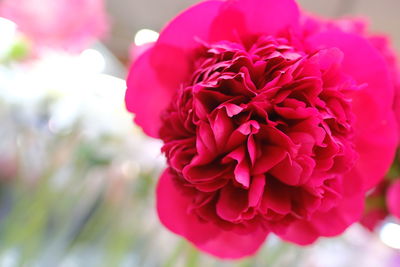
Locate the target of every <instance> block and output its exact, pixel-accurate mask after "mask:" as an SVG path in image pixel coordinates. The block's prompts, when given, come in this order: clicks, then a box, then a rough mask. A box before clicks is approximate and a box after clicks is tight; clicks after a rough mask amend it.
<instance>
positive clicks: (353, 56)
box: [308, 30, 398, 189]
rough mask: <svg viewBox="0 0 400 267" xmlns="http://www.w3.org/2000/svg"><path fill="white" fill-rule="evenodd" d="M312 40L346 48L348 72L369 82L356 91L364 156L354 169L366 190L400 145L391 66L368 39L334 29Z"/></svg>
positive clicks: (355, 105)
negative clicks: (399, 144)
mask: <svg viewBox="0 0 400 267" xmlns="http://www.w3.org/2000/svg"><path fill="white" fill-rule="evenodd" d="M308 41H309V43H310V44H311V46H312V47H313V48H325V47H337V48H339V49H340V50H342V51H343V53H344V60H343V70H344V71H345V73H347V74H349V75H350V76H352V77H353V78H354V79H355V80H356V81H357V82H358V83H359V84H366V87H365V88H364V89H361V90H359V91H355V92H353V93H352V100H353V102H352V106H353V112H354V113H355V115H356V123H355V134H356V136H355V143H356V150H357V151H358V153H359V155H360V158H359V160H358V162H357V165H356V167H355V169H354V170H353V172H355V173H357V175H360V176H361V177H362V178H363V181H364V183H365V184H364V187H365V189H370V188H372V187H374V186H375V185H376V184H377V183H378V182H379V180H380V179H382V177H384V175H385V173H386V172H387V170H388V169H389V167H390V165H391V163H392V161H393V158H394V154H395V149H396V145H397V138H398V136H397V124H396V121H395V119H394V114H393V111H392V103H393V94H394V92H393V91H394V90H393V83H392V80H391V78H390V73H389V70H388V66H387V64H386V62H385V60H384V58H383V57H382V56H381V55H380V54H379V52H378V51H377V50H376V49H375V48H374V47H372V46H371V45H370V44H369V43H368V41H367V40H366V39H364V38H362V37H360V36H357V35H354V34H348V33H343V32H340V31H336V30H330V31H326V32H323V33H318V34H316V35H313V36H311V37H310V38H309V39H308ZM371 151H373V153H371ZM348 178H349V179H351V177H348Z"/></svg>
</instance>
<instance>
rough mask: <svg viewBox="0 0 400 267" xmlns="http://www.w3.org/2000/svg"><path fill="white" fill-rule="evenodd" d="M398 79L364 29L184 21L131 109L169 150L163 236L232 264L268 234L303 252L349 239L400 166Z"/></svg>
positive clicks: (131, 95)
mask: <svg viewBox="0 0 400 267" xmlns="http://www.w3.org/2000/svg"><path fill="white" fill-rule="evenodd" d="M352 25H353V24H350V26H352ZM392 76H393V75H392V72H391V71H390V66H389V64H388V62H387V60H386V58H385V57H384V55H382V52H381V51H380V50H379V49H377V48H376V47H375V46H374V45H373V44H372V43H371V42H370V40H369V38H368V37H366V36H364V35H363V33H362V32H361V30H360V29H359V30H357V29H353V28H352V29H351V30H349V29H348V28H346V27H342V26H338V25H335V24H332V23H328V22H326V21H324V20H320V19H316V18H311V17H310V16H308V15H306V14H302V13H301V12H300V11H299V8H298V6H297V4H296V3H295V2H294V1H293V0H280V1H277V0H228V1H220V0H209V1H205V2H202V3H199V4H197V5H195V6H193V7H191V8H189V9H188V10H186V11H184V12H183V13H181V14H180V15H179V16H177V17H176V18H175V19H174V20H172V21H171V22H170V23H169V24H168V25H167V26H166V27H165V28H164V29H163V30H162V31H161V33H160V37H159V39H158V40H157V42H155V43H154V44H153V45H152V46H150V47H149V48H148V49H147V50H146V51H145V52H144V53H143V54H141V55H140V56H139V57H138V58H137V59H136V61H135V62H134V64H133V65H132V67H131V70H130V74H129V77H128V81H127V86H128V89H127V92H126V99H125V100H126V106H127V108H128V110H129V111H130V112H132V113H134V114H135V122H136V123H137V124H138V125H140V126H141V127H142V128H143V130H144V132H145V133H146V134H148V135H149V136H151V137H155V138H160V139H161V140H163V142H164V146H163V148H162V152H163V153H164V154H165V156H166V158H167V163H168V167H167V169H166V170H165V171H164V172H163V174H162V175H161V178H160V180H159V182H158V186H157V211H158V215H159V218H160V220H161V222H162V223H163V224H164V225H165V226H166V227H167V228H169V229H170V230H171V231H173V232H174V233H176V234H178V235H181V236H183V237H185V238H186V239H187V240H189V241H190V242H191V243H193V244H194V245H195V246H196V247H197V248H199V249H200V250H202V251H204V252H207V253H209V254H212V255H214V256H217V257H220V258H229V259H237V258H241V257H245V256H249V255H252V254H254V253H255V252H256V251H257V249H258V248H259V247H260V246H261V245H262V244H263V242H264V241H265V239H266V237H267V236H268V235H269V234H270V233H274V234H276V235H278V236H279V237H281V238H282V239H283V240H286V241H290V242H293V243H295V244H299V245H308V244H311V243H313V242H314V241H316V240H317V239H318V238H320V237H331V236H336V235H339V234H341V233H342V232H343V231H344V230H345V229H346V228H347V227H349V226H350V225H351V224H353V223H354V222H357V221H358V220H359V219H360V217H361V215H362V212H363V209H364V200H365V194H366V192H367V191H369V190H370V189H372V188H373V187H374V186H376V185H377V184H378V183H379V182H380V180H381V179H382V177H384V175H385V173H386V171H387V170H388V168H389V167H390V165H391V163H392V161H393V158H394V154H395V150H396V146H397V137H398V135H397V125H396V120H395V115H394V111H393V102H394V82H393V77H392Z"/></svg>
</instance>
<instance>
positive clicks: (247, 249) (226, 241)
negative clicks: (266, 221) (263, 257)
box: [197, 227, 268, 259]
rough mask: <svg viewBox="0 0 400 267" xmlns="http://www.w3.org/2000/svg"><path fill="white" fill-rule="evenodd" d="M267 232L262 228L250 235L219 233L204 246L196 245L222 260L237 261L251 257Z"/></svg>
mask: <svg viewBox="0 0 400 267" xmlns="http://www.w3.org/2000/svg"><path fill="white" fill-rule="evenodd" d="M267 235H268V232H266V231H265V230H263V229H262V228H260V227H259V228H257V229H255V231H254V232H251V233H250V234H243V235H242V234H236V233H235V232H227V231H221V232H220V234H219V235H218V236H216V237H215V238H213V239H210V240H209V241H208V242H206V243H204V244H199V245H197V246H198V247H199V248H200V249H201V250H203V251H205V252H208V253H210V254H212V255H215V256H218V257H220V258H224V259H239V258H243V257H247V256H251V255H253V254H255V253H256V252H257V250H258V249H259V248H260V247H261V245H262V244H263V243H264V241H265V239H266V237H267Z"/></svg>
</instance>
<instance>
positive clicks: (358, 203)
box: [310, 194, 365, 237]
mask: <svg viewBox="0 0 400 267" xmlns="http://www.w3.org/2000/svg"><path fill="white" fill-rule="evenodd" d="M364 200H365V199H364V195H363V194H359V195H357V196H354V197H351V198H345V199H343V200H342V201H341V203H340V204H339V205H338V206H337V207H335V208H332V209H331V210H329V211H327V212H317V213H316V214H315V215H314V216H313V217H312V219H311V221H310V223H312V225H313V226H314V228H315V229H316V230H317V231H318V232H319V234H320V235H321V236H326V237H330V236H336V235H339V234H341V233H342V232H343V231H344V230H346V229H347V227H349V226H350V225H351V224H353V223H355V222H357V221H359V220H360V218H361V216H362V213H363V211H364Z"/></svg>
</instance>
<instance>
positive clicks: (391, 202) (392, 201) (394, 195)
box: [386, 180, 400, 219]
mask: <svg viewBox="0 0 400 267" xmlns="http://www.w3.org/2000/svg"><path fill="white" fill-rule="evenodd" d="M386 201H387V206H388V210H389V212H390V213H391V214H392V215H393V216H395V217H397V218H399V219H400V180H397V181H396V182H395V183H393V184H392V185H391V186H390V187H389V190H388V192H387V199H386Z"/></svg>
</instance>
